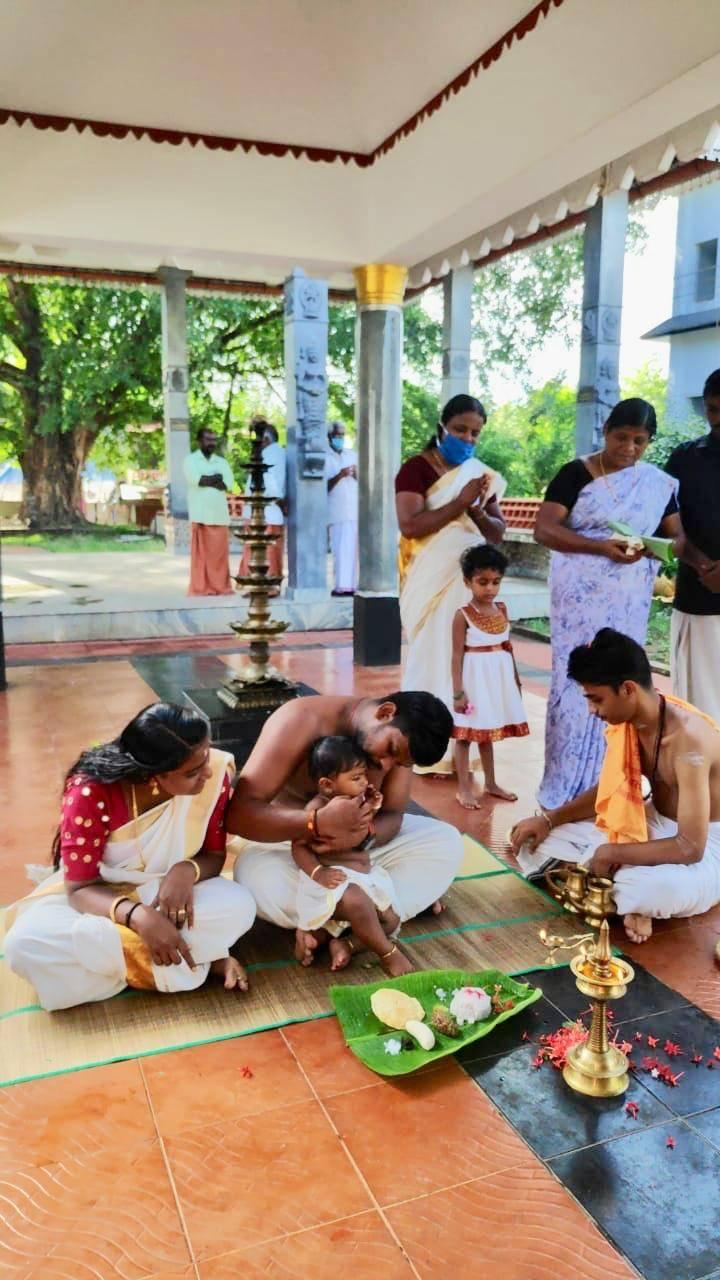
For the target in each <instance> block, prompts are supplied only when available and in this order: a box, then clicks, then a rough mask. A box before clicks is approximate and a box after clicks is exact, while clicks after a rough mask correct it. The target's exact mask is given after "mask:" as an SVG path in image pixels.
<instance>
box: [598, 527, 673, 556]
mask: <svg viewBox="0 0 720 1280" xmlns="http://www.w3.org/2000/svg"><path fill="white" fill-rule="evenodd" d="M610 528H611V529H612V531H613V533H619V534H620V537H621V538H640V541H641V542H642V544H643V546H644V548H645V550H646V551H649V552H650V554H651V555H652V556H655V559H656V560H659V561H660V563H661V564H664V565H670V564H674V563H675V555H674V553H673V549H672V538H643V537H641V535H640V534H639V533H635V531H634V529H631V528H630V525H629V524H625V523H624V522H623V521H621V520H618V521H615V520H611V521H610Z"/></svg>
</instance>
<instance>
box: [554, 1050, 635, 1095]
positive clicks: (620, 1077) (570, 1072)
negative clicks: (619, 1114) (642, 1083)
mask: <svg viewBox="0 0 720 1280" xmlns="http://www.w3.org/2000/svg"><path fill="white" fill-rule="evenodd" d="M627 1065H628V1064H627V1058H626V1057H625V1054H624V1053H622V1052H621V1051H620V1049H616V1048H615V1047H614V1046H613V1045H609V1046H608V1048H607V1049H606V1050H605V1051H604V1052H598V1051H597V1050H594V1049H590V1048H589V1046H588V1044H587V1043H585V1044H576V1045H575V1046H574V1047H573V1048H572V1049H570V1050H569V1051H568V1054H567V1060H566V1063H565V1066H564V1067H563V1080H564V1081H565V1083H566V1084H569V1085H570V1088H571V1089H573V1090H574V1091H575V1093H584V1094H586V1095H587V1096H588V1097H590V1098H618V1097H619V1096H620V1095H621V1094H622V1093H624V1092H625V1090H626V1089H627V1087H628V1085H629V1084H630V1076H629V1074H628V1069H627Z"/></svg>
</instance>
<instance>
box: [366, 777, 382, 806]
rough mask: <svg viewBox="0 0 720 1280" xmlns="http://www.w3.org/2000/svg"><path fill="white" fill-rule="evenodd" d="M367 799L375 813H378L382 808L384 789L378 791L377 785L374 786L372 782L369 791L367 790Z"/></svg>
mask: <svg viewBox="0 0 720 1280" xmlns="http://www.w3.org/2000/svg"><path fill="white" fill-rule="evenodd" d="M365 800H366V802H367V803H368V804H369V805H370V808H371V809H372V811H373V813H377V811H378V809H382V803H383V795H382V791H378V789H377V787H374V786H373V785H372V783H370V785H369V787H368V789H367V791H366V792H365Z"/></svg>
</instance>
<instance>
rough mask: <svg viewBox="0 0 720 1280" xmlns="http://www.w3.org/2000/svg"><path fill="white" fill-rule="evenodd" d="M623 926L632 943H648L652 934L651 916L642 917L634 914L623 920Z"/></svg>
mask: <svg viewBox="0 0 720 1280" xmlns="http://www.w3.org/2000/svg"><path fill="white" fill-rule="evenodd" d="M623 924H624V925H625V932H626V934H627V936H628V938H629V939H630V941H631V942H647V940H648V938H649V937H650V935H651V934H652V919H651V918H650V916H640V915H637V914H636V913H633V914H631V915H628V916H625V917H624V918H623Z"/></svg>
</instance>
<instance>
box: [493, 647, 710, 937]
mask: <svg viewBox="0 0 720 1280" xmlns="http://www.w3.org/2000/svg"><path fill="white" fill-rule="evenodd" d="M568 674H569V675H570V678H571V679H572V680H576V681H577V682H578V684H580V685H582V688H583V691H584V693H585V697H586V699H587V703H588V706H589V708H590V711H591V713H592V714H594V715H597V716H599V717H600V719H602V720H604V721H605V722H606V724H607V726H608V727H607V730H606V737H607V748H606V753H605V760H604V763H603V767H602V771H601V774H600V780H599V782H598V785H597V786H596V787H593V788H592V789H591V790H589V791H586V792H584V793H583V794H582V795H580V796H578V797H577V798H576V799H574V800H570V801H569V802H568V803H567V804H564V805H561V806H560V807H559V808H557V809H544V810H542V811H541V813H540V814H539V815H538V816H536V817H534V818H526V819H524V820H523V821H522V822H518V823H517V825H516V826H515V827H514V828H513V830H512V832H511V843H512V847H513V850H514V852H515V854H516V856H517V859H518V862H519V863H520V867H521V869H522V872H523V874H524V875H526V876H528V877H532V876H537V875H540V874H541V873H542V872H543V871H544V870H546V869H547V868H548V867H549V866H551V865H552V864H553V863H555V862H556V861H560V862H576V863H579V864H581V865H583V866H587V867H588V868H589V869H590V870H591V871H592V872H593V874H594V875H597V876H612V878H613V880H614V889H613V895H614V898H615V903H616V906H617V910H618V914H619V915H621V916H623V917H624V924H625V930H626V932H627V934H628V937H629V938H630V939H631V940H632V941H633V942H644V941H645V940H646V939H647V938H649V937H650V934H651V932H652V922H653V919H660V920H664V919H668V918H669V917H670V916H692V915H698V914H700V913H702V912H703V911H709V909H710V908H711V907H713V906H715V904H716V903H718V902H720V730H719V729H718V726H717V725H716V724H715V723H714V721H712V720H711V719H710V717H709V716H706V715H704V714H703V713H702V712H700V711H698V710H697V708H696V707H692V706H689V705H688V704H687V703H685V702H682V701H680V699H678V698H673V697H667V698H665V697H664V696H663V695H662V694H659V693H657V691H656V690H655V689H654V688H653V685H652V675H651V671H650V664H649V662H648V660H647V656H646V654H645V652H644V650H643V649H642V648H641V647H640V645H639V644H636V643H635V641H634V640H631V639H630V638H629V637H628V636H623V635H621V634H620V633H619V632H617V631H612V630H610V628H605V629H604V630H603V631H599V632H598V634H597V635H596V637H595V639H594V640H593V642H592V644H589V645H582V646H581V647H580V648H578V649H573V651H572V653H571V654H570V661H569V664H568ZM643 775H644V778H645V779H646V780H647V787H646V789H647V792H648V794H647V799H644V797H643V785H642V783H643ZM593 817H594V821H593Z"/></svg>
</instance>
